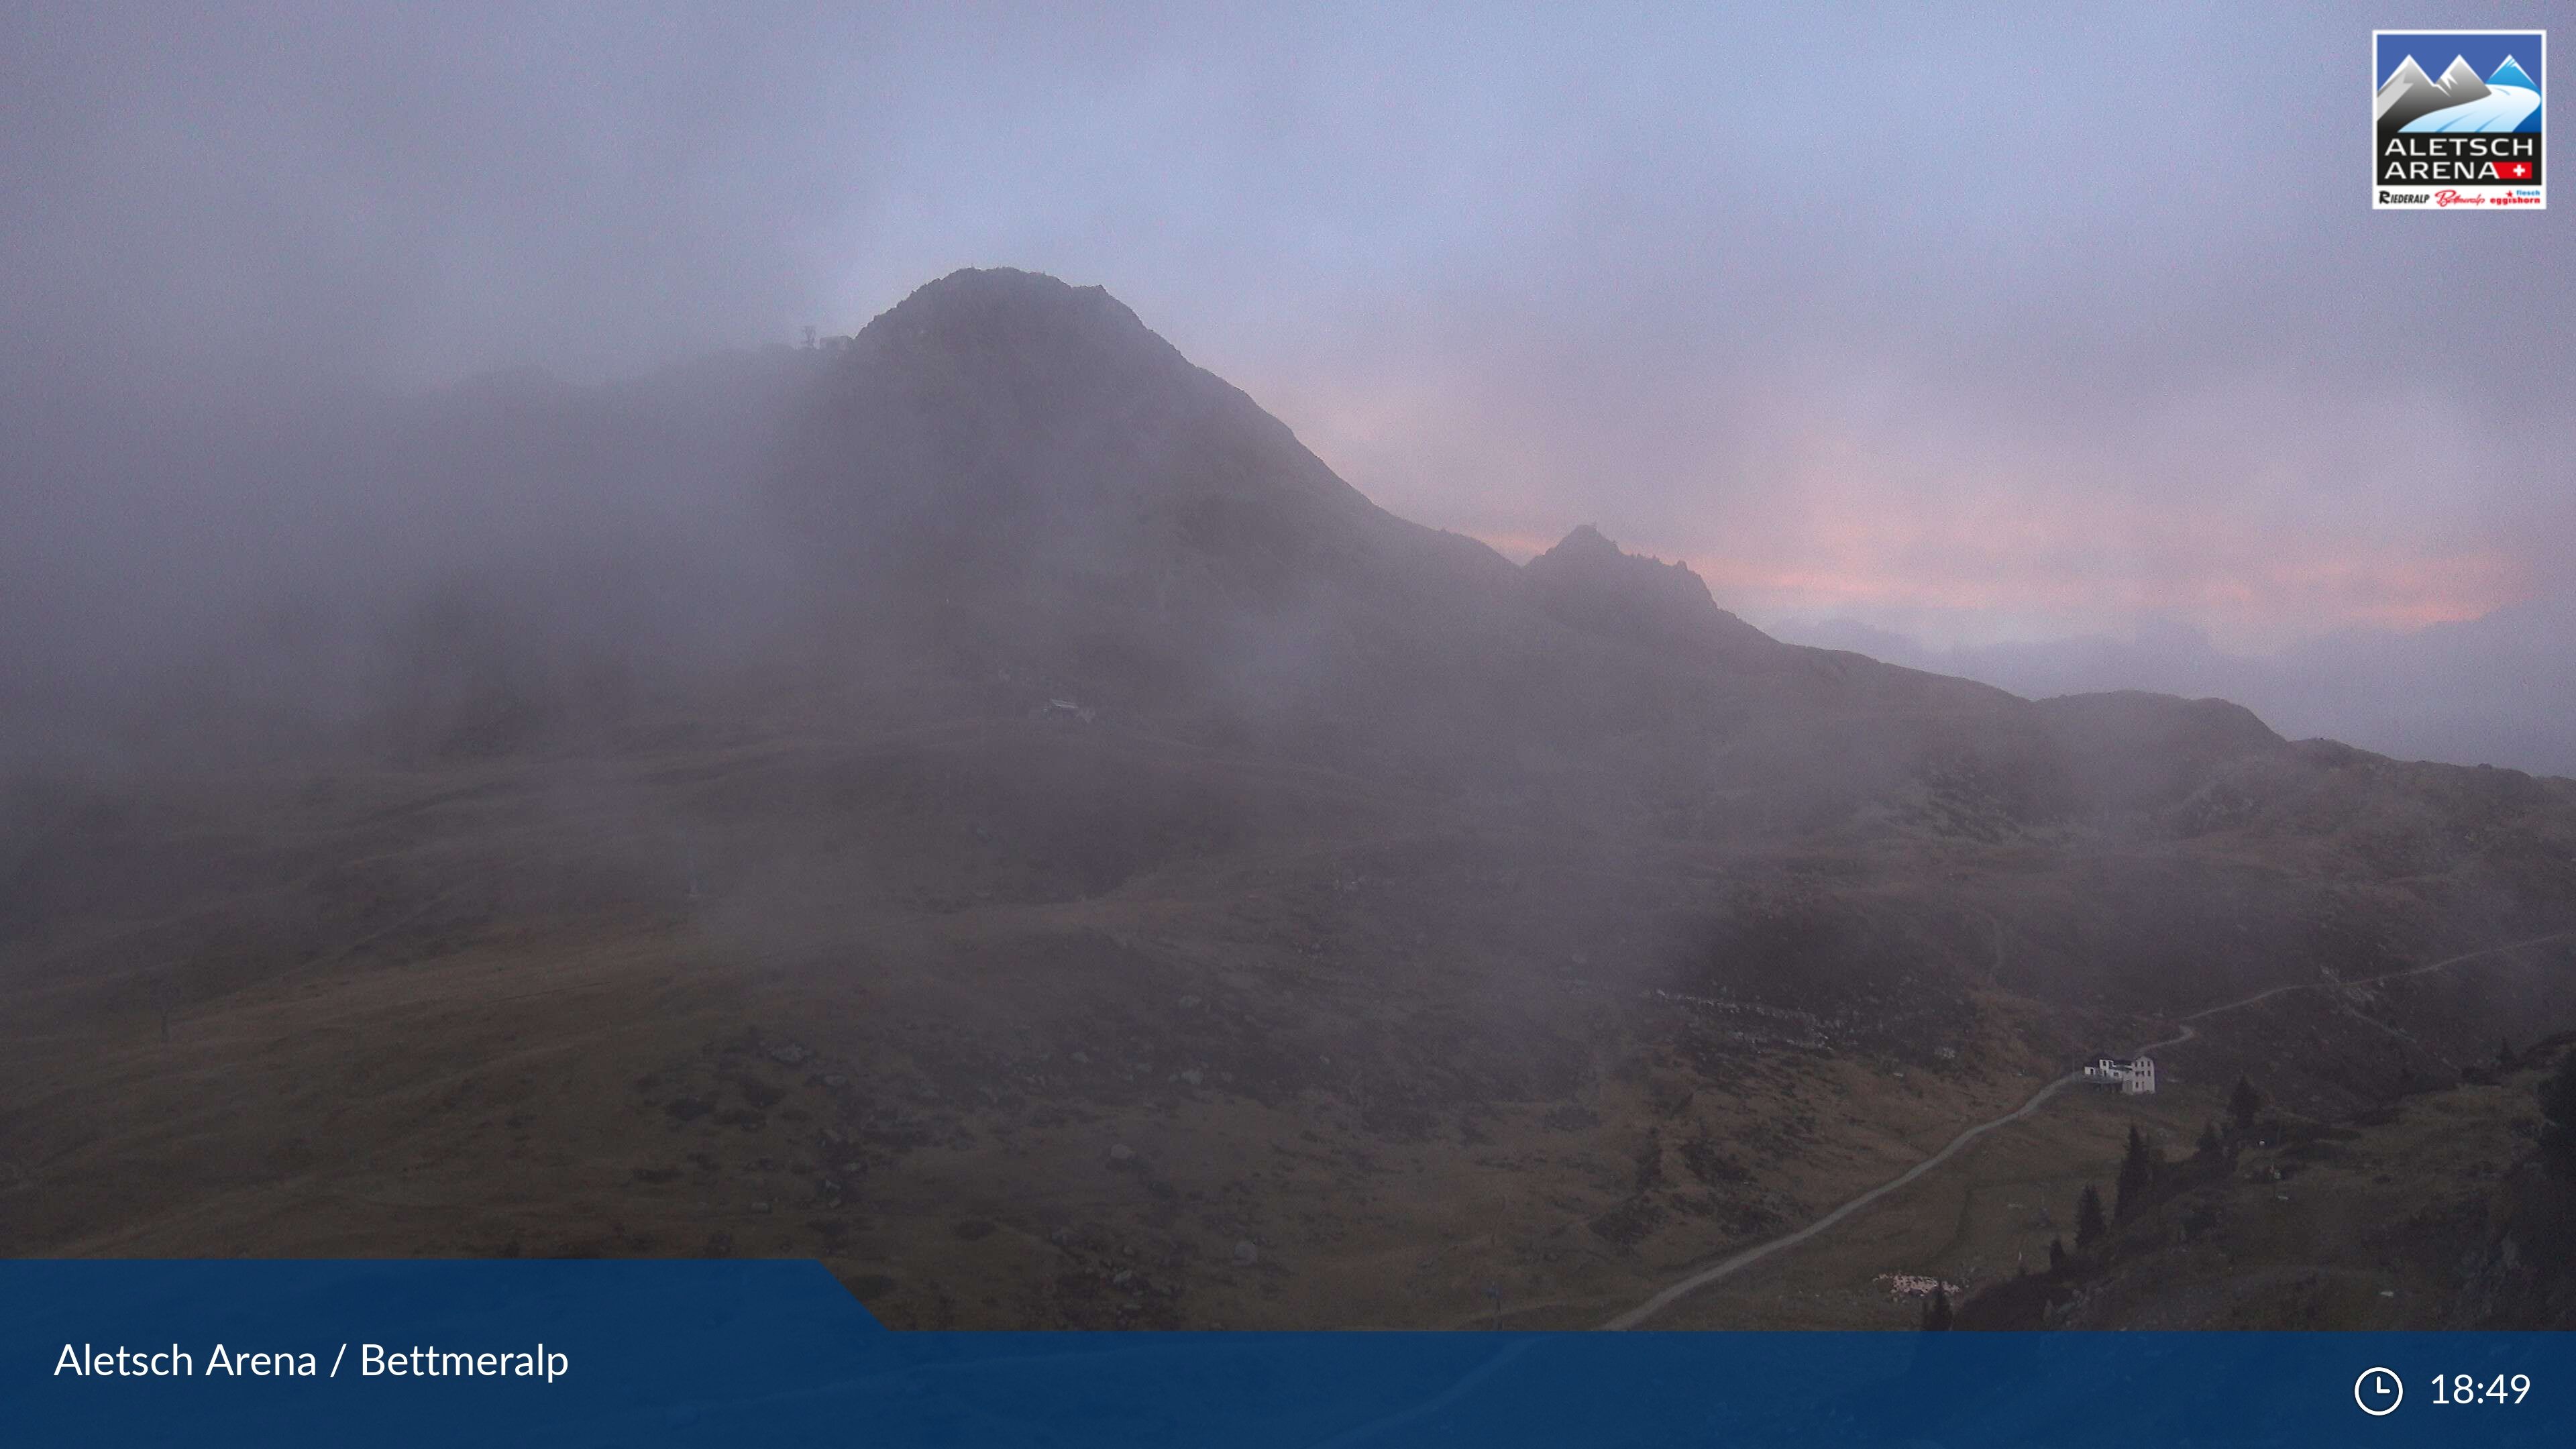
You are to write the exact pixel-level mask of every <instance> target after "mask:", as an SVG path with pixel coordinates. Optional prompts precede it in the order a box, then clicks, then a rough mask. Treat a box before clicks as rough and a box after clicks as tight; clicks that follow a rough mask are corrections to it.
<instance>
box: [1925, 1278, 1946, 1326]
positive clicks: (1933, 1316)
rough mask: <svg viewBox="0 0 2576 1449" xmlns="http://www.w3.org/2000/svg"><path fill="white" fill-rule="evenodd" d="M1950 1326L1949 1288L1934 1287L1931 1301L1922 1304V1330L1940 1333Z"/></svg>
mask: <svg viewBox="0 0 2576 1449" xmlns="http://www.w3.org/2000/svg"><path fill="white" fill-rule="evenodd" d="M1949 1327H1950V1290H1948V1289H1946V1288H1935V1289H1933V1290H1932V1301H1931V1302H1929V1303H1926V1304H1924V1305H1923V1331H1924V1332H1925V1333H1941V1332H1944V1331H1946V1330H1947V1329H1948V1328H1949Z"/></svg>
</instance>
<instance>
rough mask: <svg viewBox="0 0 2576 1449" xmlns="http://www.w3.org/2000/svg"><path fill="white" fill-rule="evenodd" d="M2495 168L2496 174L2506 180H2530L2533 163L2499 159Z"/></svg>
mask: <svg viewBox="0 0 2576 1449" xmlns="http://www.w3.org/2000/svg"><path fill="white" fill-rule="evenodd" d="M2495 169H2496V175H2497V176H2498V177H2500V178H2502V179H2504V180H2506V181H2529V180H2530V179H2531V163H2530V162H2528V161H2498V162H2497V163H2496V164H2495Z"/></svg>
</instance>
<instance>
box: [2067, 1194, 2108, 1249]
mask: <svg viewBox="0 0 2576 1449" xmlns="http://www.w3.org/2000/svg"><path fill="white" fill-rule="evenodd" d="M2109 1228H2110V1224H2108V1223H2106V1222H2104V1221H2103V1220H2102V1190H2101V1189H2100V1188H2097V1187H2095V1186H2094V1185H2093V1184H2091V1183H2089V1182H2088V1183H2086V1184H2084V1195H2083V1196H2082V1197H2080V1198H2077V1199H2076V1200H2075V1251H2077V1252H2079V1253H2083V1252H2090V1251H2091V1250H2092V1248H2093V1246H2094V1245H2095V1244H2097V1243H2099V1242H2101V1241H2102V1234H2103V1233H2104V1232H2106V1231H2108V1230H2109Z"/></svg>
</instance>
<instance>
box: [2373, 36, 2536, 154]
mask: <svg viewBox="0 0 2576 1449" xmlns="http://www.w3.org/2000/svg"><path fill="white" fill-rule="evenodd" d="M2437 53H2438V52H2437ZM2539 109H2540V85H2539V83H2538V82H2536V81H2534V80H2533V79H2532V78H2531V77H2530V76H2529V75H2527V74H2525V73H2524V72H2523V69H2522V67H2521V65H2519V64H2517V63H2516V62H2515V60H2514V58H2513V57H2512V56H2510V55H2508V56H2506V57H2505V58H2504V63H2503V64H2501V65H2499V66H2497V67H2496V68H2495V71H2494V72H2493V73H2492V74H2490V75H2488V76H2487V77H2486V78H2484V79H2480V78H2479V76H2478V72H2477V68H2476V67H2475V66H2472V65H2470V64H2469V62H2468V60H2467V58H2466V57H2464V56H2453V57H2452V58H2451V63H2450V65H2449V66H2448V67H2447V68H2446V69H2444V70H2443V72H2442V78H2441V79H2440V80H2435V79H2433V78H2432V77H2430V76H2427V75H2426V74H2424V68H2423V67H2422V66H2420V65H2417V64H2416V63H2415V57H2413V56H2411V55H2410V56H2408V57H2406V59H2405V60H2403V61H2401V62H2399V64H2398V66H2397V68H2396V70H2395V71H2393V72H2391V73H2390V75H2389V77H2388V79H2387V80H2385V81H2383V82H2381V83H2380V87H2379V101H2378V106H2377V116H2378V120H2379V134H2380V135H2382V136H2391V135H2396V134H2398V133H2401V132H2413V133H2416V134H2419V135H2420V134H2423V133H2426V132H2432V131H2453V132H2461V131H2477V132H2486V133H2490V134H2493V133H2499V132H2511V131H2515V130H2519V129H2521V127H2522V124H2523V122H2525V121H2526V120H2529V119H2530V118H2531V117H2532V116H2533V115H2534V114H2535V113H2536V112H2538V111H2539Z"/></svg>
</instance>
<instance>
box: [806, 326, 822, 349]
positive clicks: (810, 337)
mask: <svg viewBox="0 0 2576 1449" xmlns="http://www.w3.org/2000/svg"><path fill="white" fill-rule="evenodd" d="M817 330H819V329H817V328H816V327H815V326H814V324H813V323H811V322H808V323H806V324H805V350H806V351H808V352H811V351H813V350H814V334H815V332H816V331H817Z"/></svg>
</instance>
